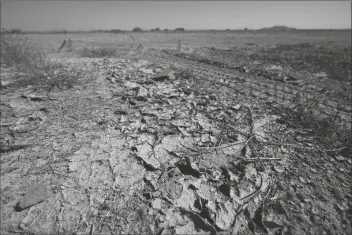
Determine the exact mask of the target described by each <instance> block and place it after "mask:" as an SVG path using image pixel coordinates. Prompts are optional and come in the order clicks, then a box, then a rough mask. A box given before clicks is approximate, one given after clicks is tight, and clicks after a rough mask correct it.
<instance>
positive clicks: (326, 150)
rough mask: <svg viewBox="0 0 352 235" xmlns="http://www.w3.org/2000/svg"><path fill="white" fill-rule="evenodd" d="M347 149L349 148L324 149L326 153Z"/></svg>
mask: <svg viewBox="0 0 352 235" xmlns="http://www.w3.org/2000/svg"><path fill="white" fill-rule="evenodd" d="M345 148H347V146H345V147H342V148H338V149H323V150H324V151H325V152H334V151H340V150H342V149H345Z"/></svg>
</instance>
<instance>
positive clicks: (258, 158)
mask: <svg viewBox="0 0 352 235" xmlns="http://www.w3.org/2000/svg"><path fill="white" fill-rule="evenodd" d="M242 159H243V160H249V161H253V160H283V159H284V158H278V157H271V158H270V157H267V158H266V157H263V158H261V157H253V158H242Z"/></svg>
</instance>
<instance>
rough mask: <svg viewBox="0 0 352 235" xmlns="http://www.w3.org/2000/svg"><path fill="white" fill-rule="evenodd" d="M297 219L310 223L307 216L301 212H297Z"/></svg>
mask: <svg viewBox="0 0 352 235" xmlns="http://www.w3.org/2000/svg"><path fill="white" fill-rule="evenodd" d="M297 219H298V220H299V221H300V222H302V223H306V224H310V222H309V220H308V218H307V217H306V216H305V215H303V214H299V215H298V216H297Z"/></svg>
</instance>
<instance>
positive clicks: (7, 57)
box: [1, 35, 82, 91]
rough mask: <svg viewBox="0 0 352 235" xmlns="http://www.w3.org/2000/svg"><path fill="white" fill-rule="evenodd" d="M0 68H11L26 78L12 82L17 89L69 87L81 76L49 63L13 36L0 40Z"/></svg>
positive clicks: (68, 69)
mask: <svg viewBox="0 0 352 235" xmlns="http://www.w3.org/2000/svg"><path fill="white" fill-rule="evenodd" d="M1 66H3V67H8V68H13V69H14V70H15V71H18V72H21V73H22V74H23V75H24V76H25V77H26V79H25V80H21V81H19V82H17V83H15V84H16V85H17V86H27V85H32V86H34V87H36V88H44V89H46V90H49V91H51V90H52V89H53V88H59V89H64V88H72V87H73V86H74V85H75V84H76V83H77V82H78V80H79V78H80V77H81V75H82V71H80V70H79V69H77V68H69V67H67V66H64V65H63V64H61V63H59V62H53V61H50V60H49V59H48V58H47V56H46V54H45V53H44V52H43V51H42V50H40V49H38V48H36V47H35V46H33V45H32V44H31V43H30V42H29V41H28V38H26V37H22V36H16V35H6V37H5V36H3V37H2V38H1Z"/></svg>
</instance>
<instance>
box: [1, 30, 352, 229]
mask: <svg viewBox="0 0 352 235" xmlns="http://www.w3.org/2000/svg"><path fill="white" fill-rule="evenodd" d="M330 33H331V35H330V34H329V35H324V37H322V36H321V35H320V36H319V35H318V36H314V35H313V36H312V35H306V39H305V40H299V37H297V36H293V35H278V36H277V38H278V40H279V41H280V40H281V41H280V42H279V44H277V40H275V41H274V42H272V43H271V45H260V44H258V43H257V42H259V41H263V40H264V39H263V38H265V39H266V40H267V41H268V43H269V42H270V39H272V38H275V37H274V36H272V37H271V36H270V37H269V36H265V35H264V36H265V37H264V36H263V35H261V34H259V35H256V34H253V35H250V36H248V35H247V36H246V35H243V34H240V35H231V34H225V33H224V35H220V36H219V35H216V34H215V35H213V34H211V35H210V34H209V35H208V40H210V41H211V40H216V38H218V39H219V38H220V39H221V40H223V41H224V42H226V43H225V44H221V45H220V44H217V43H216V41H212V42H211V43H209V42H208V41H207V40H199V38H203V39H204V38H205V36H204V35H203V34H200V35H197V34H196V33H190V34H187V33H184V34H180V35H177V37H175V38H168V37H171V36H170V35H171V34H170V35H169V34H168V36H163V35H162V34H152V33H149V34H146V33H144V34H141V35H142V36H139V38H137V36H136V35H138V34H136V35H133V36H134V40H135V41H134V42H131V43H129V41H128V40H127V36H126V37H125V35H124V37H122V36H118V35H117V36H111V38H110V39H109V40H107V39H106V41H105V42H104V43H105V44H109V45H112V46H113V47H116V48H117V49H118V53H120V54H118V55H117V56H112V57H109V58H87V57H82V56H80V55H79V54H78V53H77V52H60V53H54V52H52V50H51V48H50V45H51V47H52V49H54V48H56V46H57V44H59V43H58V42H55V43H56V44H55V43H54V45H52V44H50V43H52V41H50V40H51V39H50V40H49V38H51V35H45V36H46V37H47V38H46V40H47V43H46V44H45V45H44V47H46V48H47V51H48V52H50V51H51V52H50V57H51V59H52V60H54V61H60V62H62V63H64V64H66V65H67V66H72V67H79V68H81V69H83V70H84V71H85V73H84V74H85V75H84V77H83V78H82V80H81V82H80V83H79V84H78V85H76V86H74V87H73V88H71V89H63V90H59V89H54V90H51V91H50V92H48V91H45V90H42V89H38V88H37V87H36V86H35V85H30V84H31V83H30V81H28V80H26V77H24V75H23V74H21V73H19V72H18V71H15V70H14V69H13V68H5V67H3V68H2V69H1V81H2V84H3V87H2V89H1V234H8V233H32V234H110V233H111V234H117V233H124V234H142V233H143V234H147V233H148V234H151V233H153V234H229V233H232V234H351V233H352V223H351V216H352V213H351V206H352V203H351V199H352V195H351V191H350V185H351V183H352V182H351V181H352V178H351V176H352V173H351V172H352V158H351V153H352V151H351V143H350V140H351V139H350V128H351V96H350V94H351V46H350V44H343V43H342V41H343V40H341V38H340V36H338V35H337V36H336V35H335V38H336V42H334V41H333V39H334V35H333V33H334V32H330ZM154 35H155V36H154ZM33 37H34V38H35V37H39V36H38V35H34V36H33ZM41 37H44V36H41ZM82 37H83V36H81V35H79V36H77V38H75V37H74V36H73V37H72V41H73V46H75V45H76V47H78V46H77V44H78V42H79V43H82V44H85V45H86V44H87V45H101V44H102V42H101V41H100V39H101V38H104V37H106V35H96V36H90V37H86V38H85V39H82ZM114 37H119V38H118V39H115V38H114ZM142 37H144V39H143V38H142ZM154 37H156V38H154ZM162 37H164V38H162ZM232 37H233V38H232ZM285 37H287V38H289V40H287V41H285V40H284V39H283V38H285ZM113 38H114V39H113ZM178 38H182V39H183V42H184V43H183V44H182V49H181V50H180V51H178V50H176V49H175V48H177V41H176V42H175V40H174V39H178ZM234 38H240V40H239V41H240V42H241V43H239V45H237V46H236V43H235V42H232V41H231V40H233V41H235V39H234ZM142 39H143V40H142ZM227 39H229V40H230V41H231V42H229V41H227ZM41 40H42V41H44V39H43V38H42V39H41ZM116 40H119V43H120V44H119V45H116V44H114V42H116ZM33 41H35V40H33ZM36 41H37V42H38V41H39V39H38V40H36ZM246 41H247V44H246ZM248 42H250V43H248ZM75 43H76V44H75ZM269 44H270V43H269ZM140 45H141V46H140ZM58 47H59V46H57V48H58ZM171 71H172V72H171ZM161 72H164V73H165V76H159V77H156V75H157V74H159V73H161ZM27 83H28V84H27ZM4 84H5V86H4ZM313 101H314V102H316V103H314V102H313ZM312 103H314V105H313V104H312ZM311 104H312V106H309V105H311ZM302 106H303V107H308V108H307V109H308V110H303V109H300V108H301V107H302ZM322 118H324V120H325V121H322ZM326 120H329V121H326ZM335 123H336V126H335ZM333 124H334V125H333ZM337 130H338V131H337Z"/></svg>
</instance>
